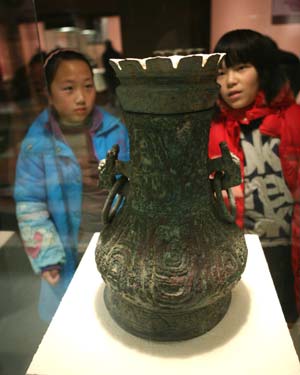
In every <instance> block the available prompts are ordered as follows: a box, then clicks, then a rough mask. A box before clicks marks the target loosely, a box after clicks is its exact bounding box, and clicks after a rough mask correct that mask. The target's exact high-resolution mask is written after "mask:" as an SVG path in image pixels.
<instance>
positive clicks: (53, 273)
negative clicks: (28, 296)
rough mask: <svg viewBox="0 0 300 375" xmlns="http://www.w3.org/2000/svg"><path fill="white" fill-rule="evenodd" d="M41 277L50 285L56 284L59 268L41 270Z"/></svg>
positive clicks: (58, 277)
mask: <svg viewBox="0 0 300 375" xmlns="http://www.w3.org/2000/svg"><path fill="white" fill-rule="evenodd" d="M42 278H43V279H45V280H46V281H47V282H48V283H49V284H51V285H55V284H57V283H58V281H59V279H60V273H59V269H53V270H49V271H44V272H42Z"/></svg>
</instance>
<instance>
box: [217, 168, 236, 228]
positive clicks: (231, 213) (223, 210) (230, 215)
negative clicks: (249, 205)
mask: <svg viewBox="0 0 300 375" xmlns="http://www.w3.org/2000/svg"><path fill="white" fill-rule="evenodd" d="M222 178H223V173H222V172H220V171H217V172H216V173H215V176H214V179H213V180H212V181H213V191H214V192H215V201H216V209H217V212H218V214H219V216H220V218H221V219H222V220H223V221H225V222H227V223H230V224H232V223H234V222H235V218H236V205H235V200H234V196H233V193H232V190H231V188H228V189H226V192H227V195H228V199H229V207H230V209H229V210H228V208H227V206H226V204H225V202H224V198H223V195H222Z"/></svg>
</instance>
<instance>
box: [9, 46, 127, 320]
mask: <svg viewBox="0 0 300 375" xmlns="http://www.w3.org/2000/svg"><path fill="white" fill-rule="evenodd" d="M44 68H45V77H46V83H47V88H48V93H49V104H50V105H49V108H48V109H46V110H45V111H43V112H42V113H41V114H40V115H39V116H38V117H37V119H36V120H35V121H34V122H33V124H32V125H31V127H30V128H29V131H28V133H27V135H26V137H25V139H24V141H23V143H22V147H21V151H20V154H19V158H18V163H17V172H16V183H15V191H14V196H15V201H16V214H17V219H18V224H19V228H20V233H21V236H22V239H23V242H24V247H25V251H26V253H27V255H28V257H29V259H30V262H31V264H32V267H33V269H34V271H35V272H36V273H38V274H40V275H41V278H42V283H41V293H40V301H39V312H40V316H41V318H42V319H43V320H46V321H50V320H51V318H52V316H53V314H54V313H55V311H56V309H57V306H58V304H59V302H60V300H61V298H62V296H63V294H64V292H65V291H66V289H67V287H68V285H69V283H70V281H71V279H72V276H73V274H74V271H75V268H76V266H77V254H78V249H80V247H82V248H83V249H85V247H86V246H87V243H88V241H89V239H90V238H91V236H92V234H93V233H94V232H98V231H99V230H100V229H101V228H100V215H101V210H102V206H103V201H104V200H105V198H106V192H103V191H101V190H100V189H99V188H98V187H97V182H98V174H97V164H98V161H99V160H101V159H104V158H105V157H106V153H107V151H108V150H109V149H111V148H112V146H113V145H114V144H118V145H119V147H120V152H119V159H120V160H123V161H128V160H129V140H128V133H127V130H126V128H125V126H124V125H123V124H122V123H121V122H120V120H119V119H117V118H115V117H113V116H111V115H110V114H108V113H107V112H105V111H103V110H102V109H100V108H99V107H97V106H95V97H96V90H95V86H94V81H93V71H92V68H91V66H90V63H89V61H88V60H87V58H86V57H85V56H84V55H82V54H81V53H79V52H77V51H74V50H69V49H56V50H54V51H52V52H50V53H49V54H48V56H47V57H46V60H45V65H44Z"/></svg>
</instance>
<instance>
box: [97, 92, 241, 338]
mask: <svg viewBox="0 0 300 375" xmlns="http://www.w3.org/2000/svg"><path fill="white" fill-rule="evenodd" d="M157 100H159V97H158V98H157ZM124 114H125V122H126V125H127V127H128V131H129V136H130V144H131V161H130V163H129V164H128V165H127V166H124V165H122V163H119V162H118V161H117V162H114V158H112V159H111V160H110V162H109V163H110V166H109V163H108V165H107V167H105V166H104V168H102V170H101V175H100V181H101V176H102V177H103V181H104V182H105V181H109V180H110V177H109V176H111V173H112V172H116V171H118V169H122V170H123V171H125V172H124V173H125V174H127V177H128V178H129V182H128V183H127V186H126V189H125V188H124V186H123V192H125V191H126V200H125V203H124V204H123V206H122V207H121V209H120V210H119V211H118V213H117V215H116V216H115V217H114V218H113V219H112V220H111V222H108V223H107V224H106V225H105V226H104V228H103V230H102V232H101V235H100V239H99V242H98V244H97V249H96V263H97V267H98V269H99V272H100V273H101V275H102V277H103V279H104V281H105V283H106V292H105V302H106V305H107V307H108V310H109V311H110V313H111V315H112V316H113V318H114V319H115V320H116V321H117V322H118V324H120V325H121V326H122V327H123V328H125V329H126V330H128V331H129V332H131V333H133V334H135V335H138V336H141V337H145V338H150V339H153V340H182V339H188V338H191V337H194V336H197V335H201V334H203V333H205V332H207V331H208V330H209V329H211V328H212V327H213V326H214V325H215V324H217V323H218V321H220V319H222V317H223V316H224V315H225V313H226V311H227V309H228V306H229V303H230V296H231V290H232V288H233V287H234V285H235V284H236V283H237V282H238V281H239V279H240V276H241V274H242V272H243V270H244V268H245V264H246V258H247V250H246V245H245V242H244V236H243V234H242V232H241V231H240V230H239V229H238V228H237V227H236V225H235V224H232V223H229V222H226V221H222V220H221V219H220V217H222V215H221V216H220V214H218V212H219V209H218V205H219V203H218V202H217V201H216V199H215V195H214V192H213V190H212V184H211V182H210V180H209V178H208V177H209V174H210V173H211V172H212V169H213V168H214V166H213V165H211V164H209V163H208V161H207V143H208V133H209V125H210V120H211V115H212V110H211V109H205V110H202V111H201V110H200V111H199V110H198V111H195V112H189V113H175V114H165V113H154V114H151V113H146V114H145V113H133V112H129V111H126V112H125V113H124ZM116 154H117V153H116ZM116 154H115V155H114V157H115V156H116ZM227 157H228V155H225V157H224V158H223V159H224V160H223V161H222V159H220V160H219V162H216V163H215V166H217V168H220V166H221V168H223V167H222V166H224V165H226V166H227V167H226V168H227V169H230V164H228V163H227V162H228V160H227V161H226V160H225V159H226V158H227ZM224 163H225V164H224ZM226 163H227V164H226ZM228 165H229V167H228ZM226 168H225V169H226ZM234 169H235V167H234V166H233V168H232V170H234ZM226 173H227V174H229V175H230V170H226ZM234 173H236V171H235V172H234ZM105 174H106V178H105ZM233 180H235V183H237V180H236V179H233ZM226 181H227V182H226ZM226 181H225V182H226V184H227V186H226V188H228V187H229V186H228V185H230V182H231V183H233V182H232V179H230V178H227V180H226ZM109 183H110V184H111V181H110V182H109Z"/></svg>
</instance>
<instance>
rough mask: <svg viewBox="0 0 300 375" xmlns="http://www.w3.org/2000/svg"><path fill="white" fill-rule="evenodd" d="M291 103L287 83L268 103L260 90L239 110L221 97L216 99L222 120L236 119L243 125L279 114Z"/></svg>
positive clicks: (291, 98) (292, 101) (292, 97)
mask: <svg viewBox="0 0 300 375" xmlns="http://www.w3.org/2000/svg"><path fill="white" fill-rule="evenodd" d="M293 103H295V99H294V96H293V93H292V91H291V89H290V87H289V85H285V86H283V87H282V89H281V90H280V92H279V93H278V95H277V96H276V97H275V98H274V99H273V100H272V102H271V103H270V104H268V103H267V101H266V97H265V94H264V93H263V92H262V91H260V92H259V93H258V94H257V96H256V98H255V101H254V103H253V104H252V105H251V106H249V107H247V108H243V109H240V110H236V109H235V110H233V109H232V108H230V107H229V106H228V105H227V104H226V103H225V102H224V101H223V100H222V99H221V98H220V99H219V100H218V101H217V105H218V107H219V110H220V113H219V115H220V117H221V118H223V120H224V119H226V120H232V121H237V122H239V123H240V124H243V125H248V124H249V123H250V122H251V121H252V120H256V119H258V118H262V117H265V116H266V115H268V114H279V113H280V112H281V111H282V110H283V109H285V108H287V107H289V106H290V105H291V104H293Z"/></svg>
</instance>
